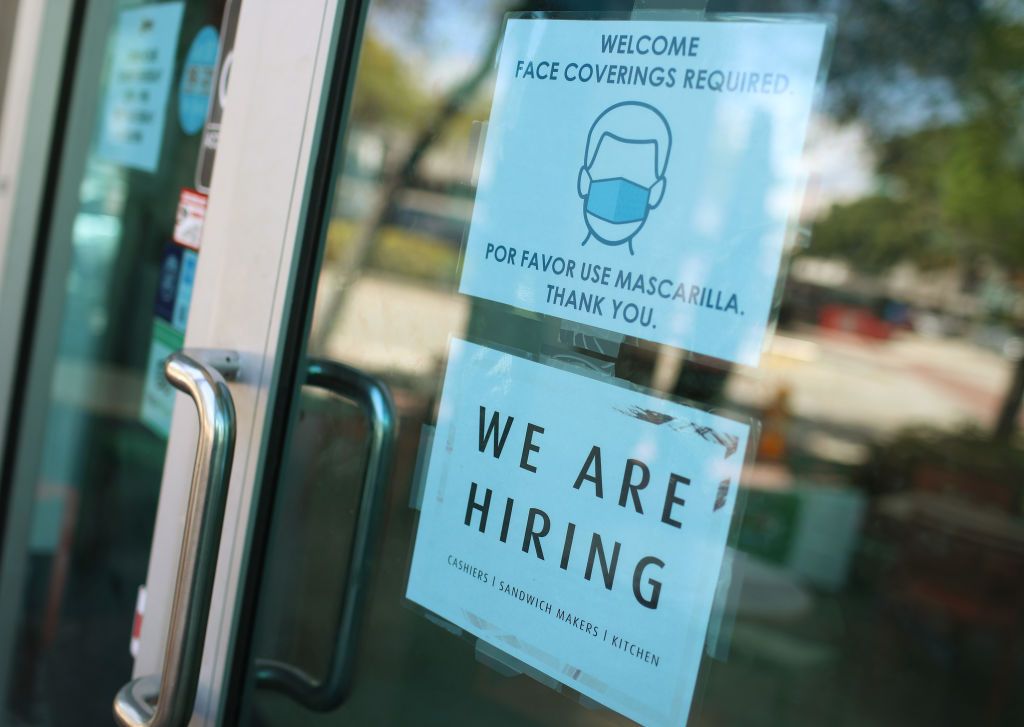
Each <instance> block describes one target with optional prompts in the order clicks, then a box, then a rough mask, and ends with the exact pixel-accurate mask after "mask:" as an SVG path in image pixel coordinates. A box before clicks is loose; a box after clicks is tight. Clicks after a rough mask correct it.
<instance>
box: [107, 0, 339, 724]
mask: <svg viewBox="0 0 1024 727" xmlns="http://www.w3.org/2000/svg"><path fill="white" fill-rule="evenodd" d="M354 5H356V3H351V2H345V0H304V2H302V3H281V2H279V1H278V0H242V5H241V9H240V14H239V19H238V29H237V34H236V37H235V45H234V62H233V65H232V71H231V77H230V92H229V98H228V102H227V103H226V104H225V110H224V117H223V121H222V126H221V129H220V140H219V143H218V148H217V163H216V165H215V166H214V171H213V178H212V182H211V185H210V201H209V206H208V209H207V212H206V220H205V223H204V228H203V243H202V247H201V251H200V255H199V259H198V265H197V269H196V279H195V287H194V293H193V298H192V304H191V309H190V312H189V320H188V327H187V330H186V334H185V345H186V347H188V348H200V349H201V348H215V349H229V350H234V351H236V352H237V353H238V354H239V359H240V372H239V376H238V378H237V380H235V381H233V382H231V383H230V384H229V388H230V391H231V394H232V397H233V399H234V405H235V410H236V424H237V434H236V443H235V455H234V460H233V468H232V473H231V479H230V484H229V487H228V495H227V504H226V509H225V515H224V521H223V526H222V536H221V542H220V548H219V551H218V558H217V564H216V578H215V582H214V587H213V595H212V603H211V606H210V619H209V624H208V627H207V632H206V639H205V644H204V649H203V658H202V668H201V672H200V681H199V689H198V693H197V697H196V704H195V710H194V713H193V718H192V724H193V725H213V724H220V723H221V722H223V721H224V716H223V710H224V704H225V696H226V686H227V685H228V683H229V681H230V679H231V677H232V675H233V673H234V672H235V671H236V670H235V669H233V668H232V663H233V658H232V656H233V651H234V648H233V647H234V641H235V635H236V626H237V624H238V619H237V614H238V612H239V610H240V605H241V600H242V599H241V594H242V591H243V589H242V584H243V582H244V581H245V580H246V575H247V572H248V570H249V568H248V561H249V555H250V550H251V547H252V545H253V543H254V542H258V541H259V540H260V539H261V537H262V536H261V534H260V530H259V527H258V521H257V520H254V518H253V517H252V515H253V512H254V510H255V506H256V503H257V502H258V501H259V499H260V498H259V488H260V482H261V480H262V473H263V471H264V468H265V462H266V459H267V456H268V448H267V446H266V443H267V442H268V441H269V432H270V430H271V428H272V427H273V426H274V424H275V418H276V406H275V403H276V401H278V400H279V399H280V398H281V397H280V396H278V395H277V393H276V392H278V390H282V391H283V390H287V391H288V392H289V393H290V391H291V388H292V386H293V378H294V370H289V371H285V370H283V367H282V361H283V360H284V359H286V358H289V359H290V358H291V356H289V355H287V354H288V352H289V347H293V346H295V343H294V341H295V336H294V334H293V333H292V331H293V329H294V328H295V326H294V318H295V313H294V311H301V310H303V308H304V305H303V304H302V303H300V302H299V301H304V300H305V299H306V298H308V296H309V294H310V291H308V290H305V289H302V290H297V289H296V288H297V281H298V280H299V278H300V276H299V275H298V272H299V268H300V267H304V266H307V265H308V264H309V260H310V259H311V258H315V254H313V253H314V252H315V246H317V245H319V243H320V234H319V233H320V230H319V227H318V226H316V229H315V230H314V231H312V232H311V231H310V228H311V225H310V220H311V219H312V218H311V215H310V208H309V200H310V199H311V198H313V197H321V196H323V195H324V190H323V185H324V180H325V179H327V180H329V175H330V173H331V171H332V170H333V157H334V155H333V149H334V146H335V143H336V138H335V137H336V134H335V133H332V130H331V128H329V127H332V126H333V125H332V124H326V125H325V120H326V119H327V118H329V117H330V116H331V114H333V113H336V110H335V106H336V105H332V104H331V103H329V101H330V100H331V98H332V96H333V94H331V93H329V92H327V89H329V88H330V87H331V85H332V79H333V78H334V77H335V76H336V73H337V70H338V69H337V65H338V64H337V61H338V58H339V54H338V53H337V48H338V44H339V40H340V39H341V38H342V37H343V35H344V34H343V33H342V32H341V30H342V27H343V26H344V27H348V26H349V22H348V15H349V14H350V13H349V12H348V9H349V8H350V7H352V6H354ZM310 245H313V246H314V250H312V251H311V250H310ZM240 273H241V274H240ZM301 277H303V278H305V276H301ZM299 340H300V341H301V339H299ZM197 436H198V423H197V419H196V414H195V410H194V406H193V404H192V402H191V401H190V400H189V399H187V397H185V396H184V395H182V394H178V395H176V400H175V404H174V413H173V417H172V420H171V430H170V436H169V439H168V447H167V456H166V458H165V460H164V469H163V477H162V481H161V488H160V498H159V504H158V509H157V518H156V524H155V528H154V532H153V541H152V548H151V551H150V560H149V568H148V574H147V579H146V590H147V594H146V611H145V615H144V617H143V620H142V629H141V635H140V640H139V652H138V656H137V658H136V661H135V668H134V671H133V677H139V676H144V675H147V674H159V673H160V670H161V664H162V659H163V655H164V650H165V637H166V633H167V626H168V621H169V618H170V606H171V600H172V594H173V590H174V586H175V581H176V573H177V566H178V554H179V550H180V547H181V534H182V525H183V522H184V520H185V510H186V505H187V497H188V494H189V493H188V489H189V482H190V480H191V476H192V467H193V462H194V457H195V443H196V440H197ZM254 524H255V525H256V527H254ZM126 633H127V625H126ZM113 648H119V645H114V646H113ZM113 696H114V695H111V698H113Z"/></svg>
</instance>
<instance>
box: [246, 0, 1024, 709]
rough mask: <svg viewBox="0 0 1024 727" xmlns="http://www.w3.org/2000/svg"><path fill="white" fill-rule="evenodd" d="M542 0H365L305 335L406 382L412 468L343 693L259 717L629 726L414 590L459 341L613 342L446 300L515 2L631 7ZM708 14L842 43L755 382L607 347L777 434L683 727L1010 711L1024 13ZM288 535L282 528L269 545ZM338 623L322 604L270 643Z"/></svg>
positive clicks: (679, 391)
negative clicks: (452, 354)
mask: <svg viewBox="0 0 1024 727" xmlns="http://www.w3.org/2000/svg"><path fill="white" fill-rule="evenodd" d="M655 4H657V5H659V6H665V5H672V3H649V5H655ZM523 5H524V6H525V8H524V7H522V6H520V5H518V4H515V5H514V6H513V5H509V4H503V3H500V2H483V1H481V2H457V3H441V2H419V3H393V2H385V1H384V0H381V1H380V2H376V3H374V4H373V5H372V6H371V8H370V12H369V16H368V20H367V27H366V33H365V36H364V41H363V47H362V50H361V57H360V66H359V72H358V78H357V81H356V85H355V90H354V98H353V110H352V115H351V121H350V126H349V130H348V137H347V139H348V141H347V144H346V146H345V149H344V153H343V156H342V158H341V160H340V161H339V167H338V170H337V174H338V175H339V178H338V185H337V199H336V205H335V214H334V218H333V220H332V223H331V227H330V230H329V233H328V236H327V240H326V242H325V252H324V256H325V257H324V266H323V272H322V274H321V278H320V280H319V283H318V284H319V286H320V287H319V290H318V297H317V302H316V311H315V317H314V327H313V334H312V337H311V340H310V342H309V351H310V353H311V354H315V355H322V356H326V357H330V358H336V359H340V360H343V361H346V362H349V363H351V364H353V365H356V366H359V367H362V368H366V369H368V370H370V371H371V372H374V373H376V374H378V375H380V376H382V377H383V378H385V379H386V380H387V381H388V382H389V383H390V384H391V386H392V387H393V388H394V391H395V398H396V400H397V401H398V404H399V407H400V409H401V412H402V415H403V420H402V427H401V442H400V446H399V454H398V466H397V472H396V474H395V477H394V479H393V483H392V494H391V504H390V511H389V518H390V519H389V522H388V524H387V529H386V531H385V533H384V535H383V538H384V547H383V552H382V556H381V558H380V561H379V562H378V564H377V575H376V581H375V583H374V590H373V593H372V595H371V601H372V603H373V606H372V607H371V610H372V613H371V614H370V616H369V618H368V624H367V629H366V632H365V634H364V642H363V643H364V648H363V657H362V659H363V660H362V661H361V665H360V668H359V674H358V677H357V680H356V684H355V687H354V689H353V692H352V694H351V697H350V699H349V702H348V704H347V706H345V707H343V708H342V709H341V710H340V711H338V712H337V713H333V714H324V715H318V716H314V715H312V714H311V713H308V712H305V711H303V710H301V708H299V707H297V706H295V705H289V704H287V703H285V702H282V701H274V699H273V697H272V696H269V695H258V696H256V697H255V698H254V701H253V702H252V705H251V706H252V709H253V712H251V714H253V715H255V714H259V715H260V716H261V717H262V718H263V719H266V720H268V721H269V722H270V723H273V724H293V723H299V721H301V722H302V723H303V724H305V723H310V724H313V723H317V724H340V723H342V722H344V721H345V720H354V721H357V722H358V721H367V720H370V721H373V722H375V723H379V724H406V723H408V722H409V721H410V720H411V721H413V722H416V723H422V724H441V723H445V724H450V723H459V722H460V721H463V720H467V721H473V722H487V723H490V724H523V723H528V724H615V723H618V722H619V718H617V717H615V716H613V715H611V714H610V713H607V712H603V711H588V710H586V709H583V708H581V707H580V706H579V705H578V704H577V703H575V702H572V701H571V700H568V699H565V698H563V697H562V696H560V695H558V694H557V693H556V692H555V691H553V690H551V689H548V688H547V687H546V686H543V685H541V684H539V683H536V682H534V681H533V680H532V679H530V678H529V677H525V676H522V675H520V676H513V675H509V674H507V673H506V674H503V673H502V672H501V670H500V668H497V669H496V668H494V666H493V659H489V657H487V656H486V655H482V654H481V652H480V650H479V648H474V646H473V645H472V644H471V643H469V642H467V641H464V640H461V639H459V638H456V637H454V636H453V635H451V634H450V633H448V632H446V631H444V630H442V629H440V628H438V627H437V626H436V625H434V624H431V623H428V622H427V621H426V620H425V619H423V618H422V617H421V616H420V615H418V614H417V613H415V612H413V611H411V610H410V609H408V608H407V607H406V606H405V605H404V598H403V596H404V589H405V583H406V574H407V572H408V566H409V547H410V543H411V542H412V539H413V536H414V533H415V529H414V516H415V513H414V511H413V510H411V509H410V507H409V502H410V491H411V490H412V489H413V481H414V480H413V477H414V473H415V472H416V471H417V461H418V459H417V458H418V457H421V456H422V452H421V446H422V445H421V428H422V426H423V425H424V424H425V423H429V422H432V421H433V411H434V397H435V396H436V395H437V392H438V386H439V381H440V374H441V371H442V368H443V363H444V356H445V351H446V348H447V343H448V339H449V336H457V337H464V338H465V337H469V338H477V339H483V340H488V341H493V342H497V343H499V344H502V345H506V346H510V347H513V348H515V349H517V350H520V351H526V352H530V353H537V354H541V353H544V352H549V349H550V347H552V346H556V347H557V346H558V345H560V342H561V343H564V342H565V341H573V342H575V343H576V344H577V352H578V353H580V355H584V354H585V355H587V356H588V357H589V360H591V361H593V360H594V359H595V358H602V357H601V356H597V357H595V356H593V355H592V354H593V351H594V350H595V346H600V345H604V344H601V343H600V342H599V341H598V342H595V341H594V339H593V333H594V332H589V333H588V332H586V331H579V330H576V329H574V328H573V327H571V326H570V327H566V326H564V325H563V324H561V323H560V322H559V321H557V320H554V319H548V318H543V317H538V316H523V315H519V314H516V313H515V312H513V311H511V310H510V309H508V308H505V307H502V306H498V305H495V304H489V303H486V302H482V301H480V300H476V299H469V298H466V297H464V296H460V295H458V294H457V293H455V292H454V290H455V287H456V280H457V273H458V260H459V248H460V244H461V242H462V239H463V235H464V232H465V227H466V225H467V224H468V220H469V216H470V213H471V210H472V203H473V187H472V181H473V169H474V163H475V160H476V150H477V145H478V139H479V136H480V133H481V129H480V127H479V125H476V124H475V123H474V122H476V121H486V120H487V118H488V114H489V107H490V92H491V85H492V77H491V72H492V69H493V58H494V53H495V50H496V42H497V38H498V35H497V34H498V32H499V29H500V27H501V25H500V23H501V16H502V13H503V12H504V11H506V10H522V9H556V10H564V9H573V10H614V9H619V10H621V9H626V10H632V9H633V5H634V4H633V3H624V4H621V5H620V6H616V5H614V4H613V3H601V2H591V3H568V2H567V3H524V4H523ZM709 11H722V12H725V11H742V12H751V11H756V12H766V11H793V12H829V13H834V14H835V15H836V17H837V38H836V45H835V49H834V54H833V58H832V62H831V71H830V78H829V82H828V84H827V86H826V89H825V95H824V98H823V99H822V103H821V105H820V107H819V109H818V112H817V114H816V116H815V118H814V119H813V121H812V129H811V134H810V138H809V140H808V144H807V149H806V160H807V163H808V166H809V168H810V172H811V176H810V179H809V182H808V185H807V191H806V195H805V201H804V206H803V210H802V212H801V218H800V223H801V230H800V235H799V236H800V239H801V244H800V246H799V247H798V249H797V250H795V251H794V253H793V254H792V256H791V257H790V258H789V259H788V260H787V262H786V267H787V268H788V273H787V275H786V282H785V288H784V290H783V291H782V296H781V309H780V312H779V321H778V328H777V330H776V332H775V334H774V336H773V337H772V338H771V342H770V344H769V345H768V347H767V349H766V350H765V352H764V355H763V359H762V363H761V365H760V367H759V369H758V370H756V371H753V370H740V371H737V370H733V369H731V368H730V367H728V366H726V365H724V364H722V363H721V362H716V361H710V360H706V359H696V358H692V357H691V358H685V357H683V356H682V355H681V354H680V352H678V351H673V350H669V349H666V348H664V347H655V346H652V345H649V344H646V343H642V342H641V343H636V342H631V341H629V340H626V341H622V342H621V343H614V344H611V345H609V347H608V349H607V353H608V355H606V356H604V357H603V359H602V360H603V361H604V362H605V364H606V366H607V367H610V368H613V369H614V372H615V374H616V375H617V376H618V377H620V378H622V379H626V380H628V381H633V382H636V383H640V384H643V385H648V386H652V387H653V388H655V389H658V390H660V391H663V392H666V393H667V394H673V395H676V396H681V397H684V398H687V399H691V400H695V401H697V402H700V403H702V404H707V405H716V404H723V405H728V406H730V407H735V408H738V409H740V410H741V411H745V412H747V413H749V414H751V415H753V416H755V417H756V418H758V419H760V421H761V423H762V433H761V438H760V443H759V445H758V451H757V461H756V463H755V465H754V466H753V467H752V468H751V469H750V470H749V472H747V474H746V477H745V482H744V488H743V502H742V513H741V516H740V521H739V530H738V532H737V536H736V547H735V549H734V550H733V551H731V552H730V559H731V563H732V569H731V571H732V586H731V588H730V589H729V592H730V593H731V594H732V600H731V601H730V602H729V609H730V611H731V613H732V617H731V619H727V620H726V621H725V622H723V626H722V629H723V631H722V633H720V634H715V635H714V639H713V641H714V643H715V645H716V646H715V648H714V649H713V650H712V651H713V653H714V658H713V659H710V660H708V661H707V662H706V664H705V667H704V670H703V672H702V682H701V684H699V685H698V695H697V701H696V706H695V708H694V710H693V712H692V713H691V716H690V719H691V722H692V723H694V724H758V725H760V724H822V723H831V722H842V723H850V724H875V723H887V724H934V723H937V722H938V723H949V724H976V723H996V724H1015V723H1019V722H1020V721H1021V720H1022V719H1024V706H1022V704H1021V701H1020V698H1019V695H1017V693H1016V691H1017V690H1016V689H1015V687H1016V685H1017V684H1019V683H1020V680H1021V677H1022V665H1021V649H1022V643H1021V639H1020V618H1021V613H1024V585H1022V583H1024V581H1022V580H1021V578H1020V573H1021V572H1022V568H1024V492H1022V487H1024V452H1022V446H1021V434H1020V427H1021V424H1022V416H1021V406H1020V402H1021V397H1022V394H1024V327H1022V322H1024V296H1022V291H1021V273H1022V266H1024V243H1022V242H1021V240H1020V232H1019V231H1020V230H1021V229H1024V217H1022V216H1021V215H1022V210H1024V136H1022V134H1021V128H1024V126H1022V124H1021V113H1022V108H1024V88H1022V86H1021V84H1020V82H1019V79H1020V77H1021V73H1022V72H1024V51H1022V49H1024V13H1022V12H1021V11H1020V9H1019V7H1018V6H1017V5H1016V4H1015V3H1010V2H980V1H976V0H963V2H953V3H948V2H923V3H898V2H891V3H858V2H855V1H854V0H831V1H829V2H811V1H810V0H779V1H778V2H770V3H764V2H744V1H742V0H737V1H735V2H732V1H724V0H723V1H722V2H711V3H709ZM696 213H699V210H697V211H695V214H696ZM588 336H589V338H588ZM605 343H607V342H605ZM564 355H565V356H569V355H570V354H568V353H567V354H564ZM423 439H425V437H424V438H423ZM287 485H288V483H284V484H283V485H282V487H283V488H286V487H287ZM304 526H305V527H309V528H313V529H316V528H322V529H330V528H339V527H341V528H348V527H350V521H342V520H339V519H337V518H335V519H331V520H330V521H329V522H328V521H327V520H326V519H323V520H318V519H317V518H316V517H315V516H313V517H311V519H309V520H307V521H305V525H304ZM288 537H289V535H288V532H287V530H286V528H284V527H283V526H282V527H280V528H278V529H276V530H275V531H274V541H273V542H272V545H271V551H272V552H273V551H274V549H275V547H279V546H276V545H275V544H276V543H278V542H281V541H284V540H287V538H288ZM322 557H325V558H327V557H330V558H331V559H332V560H333V559H334V556H333V555H331V556H327V555H324V556H322ZM336 562H337V563H338V564H343V563H344V562H345V561H344V553H339V554H338V556H337V561H336ZM334 572H336V573H338V574H339V575H338V577H343V566H340V565H339V566H338V568H337V569H335V571H334ZM269 588H270V586H268V589H269ZM298 592H300V593H301V592H305V591H302V589H301V587H300V589H299V591H298ZM314 601H315V599H314ZM304 603H305V601H304V600H303V598H301V597H298V596H296V597H295V598H293V599H290V600H289V601H288V602H287V603H283V602H282V601H281V600H280V599H279V600H278V601H277V602H275V605H274V606H273V607H269V606H268V607H264V608H263V610H262V611H261V613H260V619H261V627H262V628H264V629H272V628H273V627H274V625H275V624H278V623H280V622H281V619H290V621H291V622H295V621H297V620H300V618H301V614H303V613H305V611H304V610H303V609H304V608H306V606H304V605H303V604H304ZM331 628H333V627H332V626H330V624H329V621H321V620H314V619H310V620H306V621H304V622H303V623H301V624H299V625H295V626H294V631H281V632H278V635H277V636H278V639H277V640H278V643H279V645H280V644H282V643H287V642H288V640H289V639H305V640H306V641H310V640H311V638H312V635H314V634H321V635H326V634H328V633H329V632H330V629H331ZM254 694H257V693H254ZM737 695H742V697H741V698H739V697H738V696H737Z"/></svg>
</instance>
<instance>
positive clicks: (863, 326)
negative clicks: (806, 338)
mask: <svg viewBox="0 0 1024 727" xmlns="http://www.w3.org/2000/svg"><path fill="white" fill-rule="evenodd" d="M818 325H819V326H821V327H822V328H827V329H829V330H833V331H843V332H845V333H854V334H857V335H859V336H865V337H867V338H877V339H878V340H880V341H885V340H888V339H889V338H890V337H891V336H892V330H893V326H892V324H891V323H887V322H885V321H883V320H882V319H881V318H879V317H878V316H877V315H876V314H875V313H874V312H872V311H871V310H869V309H867V308H858V307H856V306H852V305H835V304H833V305H826V306H824V307H823V308H822V309H821V311H820V312H819V313H818Z"/></svg>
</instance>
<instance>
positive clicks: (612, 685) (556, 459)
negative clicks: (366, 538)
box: [407, 340, 749, 725]
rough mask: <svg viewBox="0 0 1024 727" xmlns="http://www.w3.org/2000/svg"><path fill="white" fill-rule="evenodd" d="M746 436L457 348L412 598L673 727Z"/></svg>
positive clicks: (702, 628)
mask: <svg viewBox="0 0 1024 727" xmlns="http://www.w3.org/2000/svg"><path fill="white" fill-rule="evenodd" d="M748 434H749V430H748V427H747V426H746V425H745V424H742V423H740V422H737V421H734V420H731V419H726V418H723V417H719V416H715V415H712V414H709V413H707V412H703V411H700V410H697V409H693V408H691V407H687V406H684V405H682V404H678V403H673V402H668V401H664V400H662V399H658V398H656V397H653V396H648V395H646V394H643V393H639V392H636V391H633V390H630V389H627V388H624V387H621V386H618V385H615V384H612V383H608V382H604V381H599V380H596V379H593V378H590V377H587V376H583V375H580V374H576V373H571V372H569V371H565V370H562V369H559V368H553V367H551V366H548V365H545V364H541V363H537V362H533V361H529V360H526V359H523V358H519V357H517V356H514V355H511V354H507V353H502V352H499V351H495V350H492V349H489V348H485V347H482V346H478V345H476V344H472V343H468V342H465V341H460V340H455V341H453V343H452V345H451V348H450V350H449V358H448V369H447V373H446V374H445V381H444V391H443V393H442V396H441V404H440V409H439V413H438V419H437V429H436V432H435V435H434V439H433V446H432V451H431V454H430V460H429V464H428V467H427V474H426V481H425V484H424V490H423V499H422V509H421V514H420V520H419V526H418V529H417V532H416V542H415V549H414V551H413V561H412V569H411V573H410V576H409V584H408V591H407V595H408V597H409V598H410V599H411V600H413V601H415V602H416V603H418V604H420V605H421V606H423V607H425V608H427V609H429V610H430V611H433V612H435V613H437V614H439V615H440V616H442V617H444V618H445V619H447V620H448V621H451V622H452V623H454V624H456V625H458V626H459V627H461V628H463V629H465V630H466V631H468V632H470V633H472V634H474V635H475V636H477V637H479V638H481V639H483V640H485V641H487V642H488V643H490V644H492V645H494V646H496V647H498V648H499V649H501V650H503V651H505V652H507V653H508V654H511V655H512V656H514V657H515V658H516V659H518V660H520V661H521V662H525V663H526V664H528V665H529V666H530V667H532V668H534V669H537V670H539V671H541V672H543V673H544V674H546V675H548V676H550V677H552V678H554V679H557V680H558V681H560V682H562V683H564V684H566V685H568V686H570V687H572V688H573V689H576V690H578V691H579V692H581V693H582V694H585V695H586V696H588V697H590V698H591V699H593V700H595V701H598V702H600V703H602V704H604V705H607V706H608V707H609V708H611V709H614V710H616V711H618V712H621V713H622V714H625V715H626V716H628V717H630V718H632V719H635V720H637V721H638V722H642V723H643V724H652V725H679V724H682V723H683V722H684V721H685V719H686V716H687V714H688V712H689V709H690V703H691V699H692V696H693V690H694V685H695V683H696V679H697V670H698V667H699V664H700V659H701V653H702V650H703V646H704V640H705V634H706V632H707V627H708V620H709V616H710V612H711V607H712V602H713V598H714V593H715V588H716V585H717V582H718V576H719V570H720V568H721V563H722V556H723V552H724V549H725V543H726V537H727V534H728V531H729V525H730V520H731V516H732V511H733V506H734V504H735V499H736V491H737V486H738V483H739V477H740V471H741V468H742V463H743V460H744V456H745V451H746V448H747V439H748Z"/></svg>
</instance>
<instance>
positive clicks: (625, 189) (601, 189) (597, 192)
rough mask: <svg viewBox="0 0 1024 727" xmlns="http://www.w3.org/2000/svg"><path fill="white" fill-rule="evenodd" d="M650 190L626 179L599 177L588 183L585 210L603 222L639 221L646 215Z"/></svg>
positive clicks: (617, 223)
mask: <svg viewBox="0 0 1024 727" xmlns="http://www.w3.org/2000/svg"><path fill="white" fill-rule="evenodd" d="M650 197H651V190H650V189H648V188H647V187H644V186H643V185H640V184H636V183H634V182H631V181H629V180H628V179H622V178H621V177H619V178H617V179H599V180H597V181H592V182H591V183H590V194H588V195H587V212H589V213H590V214H592V215H594V216H595V217H598V218H600V219H602V220H604V221H605V222H611V223H612V224H616V225H619V224H622V223H624V222H640V221H642V220H643V219H644V218H646V217H647V210H648V202H649V201H650Z"/></svg>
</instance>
